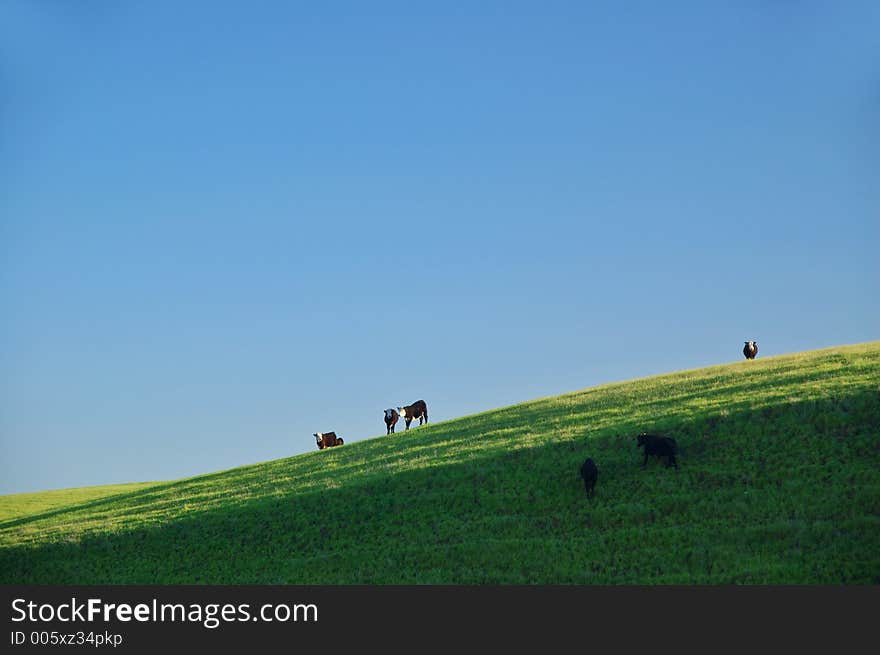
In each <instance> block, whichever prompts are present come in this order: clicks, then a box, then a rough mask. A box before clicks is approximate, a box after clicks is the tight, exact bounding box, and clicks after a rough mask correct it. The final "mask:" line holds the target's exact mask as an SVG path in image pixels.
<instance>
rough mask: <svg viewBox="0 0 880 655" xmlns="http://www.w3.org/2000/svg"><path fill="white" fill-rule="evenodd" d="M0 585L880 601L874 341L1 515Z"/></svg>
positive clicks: (54, 497) (14, 506) (61, 494)
mask: <svg viewBox="0 0 880 655" xmlns="http://www.w3.org/2000/svg"><path fill="white" fill-rule="evenodd" d="M427 400H428V403H429V406H430V401H431V399H430V398H428V399H427ZM381 427H382V426H381V424H380V425H379V426H377V431H378V430H379V429H380V428H381ZM641 431H655V432H662V433H666V434H669V435H671V436H674V437H675V438H676V440H677V441H678V443H679V445H680V447H681V448H682V450H683V454H682V456H681V457H680V459H679V469H678V470H675V469H670V468H666V467H665V466H664V465H663V464H661V463H660V462H659V461H656V460H654V461H651V462H649V464H648V467H647V468H646V469H645V470H642V468H641V462H642V458H641V451H640V450H638V449H637V448H636V445H635V438H634V437H635V435H636V434H637V433H639V432H641ZM383 432H384V430H383ZM587 456H591V457H593V458H594V459H595V460H596V462H597V464H598V466H599V482H598V484H597V487H596V497H595V498H594V499H592V500H588V499H587V498H586V497H585V494H584V490H583V485H582V482H581V480H580V478H579V477H578V468H579V466H580V464H581V462H582V461H583V459H584V458H585V457H587ZM0 582H2V583H3V584H19V583H27V584H36V583H47V584H184V583H187V584H190V583H191V584H361V583H366V584H428V583H433V584H453V583H454V584H489V583H501V584H599V583H602V584H682V583H683V584H704V583H712V584H719V583H720V584H728V583H736V584H756V583H762V584H765V583H769V584H778V583H832V584H839V583H844V584H853V583H855V584H878V583H880V342H873V343H869V344H862V345H857V346H843V347H838V348H831V349H827V350H821V351H813V352H807V353H800V354H794V355H786V356H780V357H772V358H764V357H761V356H759V358H758V359H757V360H755V361H739V362H736V363H733V364H729V365H724V366H716V367H711V368H706V369H700V370H693V371H684V372H678V373H672V374H669V375H663V376H657V377H652V378H647V379H641V380H633V381H630V382H624V383H618V384H609V385H605V386H601V387H597V388H592V389H586V390H583V391H578V392H575V393H571V394H566V395H563V396H557V397H553V398H544V399H540V400H534V401H530V402H526V403H523V404H520V405H515V406H511V407H506V408H502V409H497V410H493V411H489V412H485V413H482V414H477V415H473V416H467V417H463V418H460V419H456V420H452V421H446V422H444V423H438V424H432V425H430V426H427V427H421V428H415V429H411V430H410V431H409V432H406V433H404V432H403V431H402V430H401V431H400V432H398V433H397V434H396V435H392V436H389V437H386V436H384V435H383V436H381V437H376V438H373V439H366V440H363V441H360V442H356V443H349V444H346V445H344V446H341V447H338V448H333V449H329V450H325V451H317V450H316V451H315V452H310V453H306V454H303V455H298V456H295V457H290V458H287V459H282V460H277V461H272V462H266V463H263V464H257V465H253V466H247V467H242V468H237V469H233V470H229V471H223V472H218V473H214V474H210V475H203V476H199V477H195V478H190V479H186V480H178V481H173V482H156V483H149V484H143V485H122V486H116V487H96V488H90V489H75V490H66V491H53V492H45V493H37V494H19V495H12V496H5V497H0Z"/></svg>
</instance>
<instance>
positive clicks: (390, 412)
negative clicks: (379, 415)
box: [385, 409, 400, 434]
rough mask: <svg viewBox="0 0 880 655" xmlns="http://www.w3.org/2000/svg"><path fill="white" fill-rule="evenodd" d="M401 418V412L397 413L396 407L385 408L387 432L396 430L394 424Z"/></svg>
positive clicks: (390, 432)
mask: <svg viewBox="0 0 880 655" xmlns="http://www.w3.org/2000/svg"><path fill="white" fill-rule="evenodd" d="M399 418H400V414H398V413H397V410H396V409H386V410H385V429H386V430H387V432H386V433H385V434H392V433H393V432H394V426H395V424H396V423H397V419H399Z"/></svg>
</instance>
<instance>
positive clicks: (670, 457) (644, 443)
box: [637, 433, 678, 468]
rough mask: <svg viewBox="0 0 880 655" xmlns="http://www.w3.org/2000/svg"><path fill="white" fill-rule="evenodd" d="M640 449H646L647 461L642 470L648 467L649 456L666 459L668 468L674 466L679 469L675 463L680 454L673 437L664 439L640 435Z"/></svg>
mask: <svg viewBox="0 0 880 655" xmlns="http://www.w3.org/2000/svg"><path fill="white" fill-rule="evenodd" d="M637 442H638V447H639V448H644V449H645V461H644V462H642V468H645V466H647V465H648V456H649V455H656V456H657V457H666V458H667V460H666V467H667V468H669V467H670V466H674V467H675V468H678V462H676V461H675V453H676V452H678V444H676V443H675V439H673V438H672V437H662V436H659V435H655V434H644V433H642V434H640V435H639V436H638V437H637Z"/></svg>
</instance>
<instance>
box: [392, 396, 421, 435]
mask: <svg viewBox="0 0 880 655" xmlns="http://www.w3.org/2000/svg"><path fill="white" fill-rule="evenodd" d="M397 411H398V412H399V413H400V415H401V416H402V417H403V420H404V421H406V429H407V430H409V424H410V423H412V422H413V419H416V418H417V419H419V425H421V424H422V420H423V419H424V421H425V423H427V422H428V406H427V405H426V404H425V401H424V400H417V401H415V402H414V403H413V404H412V405H407V406H406V407H398V408H397Z"/></svg>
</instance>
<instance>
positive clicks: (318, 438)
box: [314, 432, 324, 448]
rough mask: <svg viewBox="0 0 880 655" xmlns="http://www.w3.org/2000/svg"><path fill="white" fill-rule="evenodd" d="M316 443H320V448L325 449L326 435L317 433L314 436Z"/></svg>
mask: <svg viewBox="0 0 880 655" xmlns="http://www.w3.org/2000/svg"><path fill="white" fill-rule="evenodd" d="M314 437H315V441H317V442H318V448H323V447H324V433H323V432H315V434H314Z"/></svg>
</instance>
